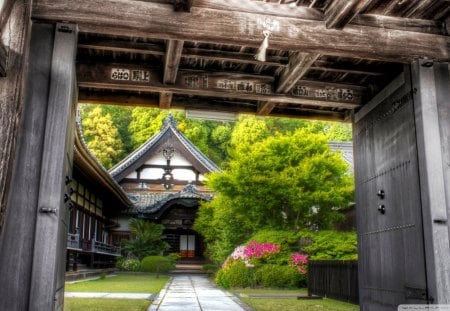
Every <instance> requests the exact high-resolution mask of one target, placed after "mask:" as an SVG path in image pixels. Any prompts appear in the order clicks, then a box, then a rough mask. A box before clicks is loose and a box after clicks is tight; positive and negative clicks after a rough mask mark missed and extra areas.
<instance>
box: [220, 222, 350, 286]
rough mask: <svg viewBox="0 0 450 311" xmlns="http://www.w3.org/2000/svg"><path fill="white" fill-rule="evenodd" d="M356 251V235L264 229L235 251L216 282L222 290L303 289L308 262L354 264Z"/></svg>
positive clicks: (228, 258)
mask: <svg viewBox="0 0 450 311" xmlns="http://www.w3.org/2000/svg"><path fill="white" fill-rule="evenodd" d="M356 251H357V249H356V233H355V232H338V231H333V230H324V231H319V232H313V231H306V230H303V231H298V232H294V231H292V230H272V229H265V230H261V231H259V232H257V233H256V234H254V235H253V236H252V237H251V238H250V239H249V241H248V242H247V243H246V244H245V245H240V246H237V247H236V248H235V249H234V251H233V252H232V253H231V254H230V255H229V256H228V257H227V258H226V260H225V261H224V263H223V264H222V267H221V269H220V270H219V271H217V273H216V277H215V281H216V283H217V284H218V285H220V286H222V287H225V288H229V287H271V288H274V287H284V288H286V287H287V288H289V287H298V286H305V285H306V277H307V262H308V260H310V259H313V260H356V259H357V254H356Z"/></svg>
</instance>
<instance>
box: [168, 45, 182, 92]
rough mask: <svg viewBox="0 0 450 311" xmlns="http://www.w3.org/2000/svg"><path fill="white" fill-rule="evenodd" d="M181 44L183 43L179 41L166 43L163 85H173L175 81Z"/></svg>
mask: <svg viewBox="0 0 450 311" xmlns="http://www.w3.org/2000/svg"><path fill="white" fill-rule="evenodd" d="M183 44H184V42H183V41H179V40H169V41H168V42H167V45H166V56H165V57H164V76H163V83H164V84H173V83H175V80H176V79H177V73H178V65H179V64H180V59H181V53H182V51H183Z"/></svg>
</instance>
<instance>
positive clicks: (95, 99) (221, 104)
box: [79, 88, 350, 122]
mask: <svg viewBox="0 0 450 311" xmlns="http://www.w3.org/2000/svg"><path fill="white" fill-rule="evenodd" d="M79 102H80V103H94V104H98V105H121V106H123V105H126V106H141V107H155V108H157V107H158V100H157V99H155V98H154V97H151V94H146V93H142V92H141V93H139V94H136V95H130V94H125V93H123V94H121V93H117V92H115V93H114V95H112V93H111V91H108V90H106V91H105V90H100V89H98V90H96V89H91V90H89V91H88V90H86V89H83V88H81V89H80V91H79ZM171 107H172V108H174V109H200V110H210V111H225V112H237V113H245V114H258V107H257V105H256V104H253V103H250V102H245V101H242V102H236V101H235V102H229V101H224V100H222V101H218V100H217V101H216V100H211V99H203V98H192V97H191V98H177V97H176V96H174V97H173V100H172V106H171ZM346 111H350V110H345V111H343V112H338V111H330V110H320V109H308V108H303V107H295V108H293V107H277V108H276V109H274V110H272V112H271V114H270V115H271V116H279V117H290V118H302V119H311V120H326V121H340V122H349V120H350V119H346V115H347V113H346Z"/></svg>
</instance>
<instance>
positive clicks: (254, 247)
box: [245, 241, 280, 258]
mask: <svg viewBox="0 0 450 311" xmlns="http://www.w3.org/2000/svg"><path fill="white" fill-rule="evenodd" d="M279 252H280V246H278V245H276V244H271V243H261V244H260V243H258V242H256V241H251V242H250V243H248V245H247V247H246V248H245V256H246V257H247V258H260V257H263V256H265V255H267V254H274V253H279Z"/></svg>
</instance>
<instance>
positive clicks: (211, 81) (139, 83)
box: [78, 64, 365, 109]
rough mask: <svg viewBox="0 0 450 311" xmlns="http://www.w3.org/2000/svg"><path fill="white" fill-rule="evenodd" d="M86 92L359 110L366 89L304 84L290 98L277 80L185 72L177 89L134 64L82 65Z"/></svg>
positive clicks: (80, 76)
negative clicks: (276, 88)
mask: <svg viewBox="0 0 450 311" xmlns="http://www.w3.org/2000/svg"><path fill="white" fill-rule="evenodd" d="M78 85H79V86H80V87H82V88H93V89H109V90H122V91H132V92H153V93H160V92H172V93H173V94H183V95H188V96H189V95H196V96H204V97H213V98H214V97H215V98H234V99H237V100H251V101H257V100H260V101H269V102H279V103H291V104H297V105H310V106H318V107H329V108H330V107H331V108H344V109H355V108H357V107H359V106H360V105H361V104H362V97H363V93H364V91H365V88H363V87H358V86H351V85H343V84H335V83H321V82H315V81H308V80H301V81H298V82H297V84H296V85H295V86H294V87H293V88H292V90H291V91H290V92H289V94H277V93H275V92H274V79H273V78H272V77H261V76H254V75H242V74H229V73H220V74H214V73H209V72H200V71H190V70H181V71H179V73H178V76H177V79H176V81H175V83H174V84H173V85H166V84H163V83H161V82H160V79H159V73H158V71H157V70H156V69H154V68H150V67H148V68H146V67H143V66H138V65H130V64H113V65H104V64H78Z"/></svg>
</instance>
